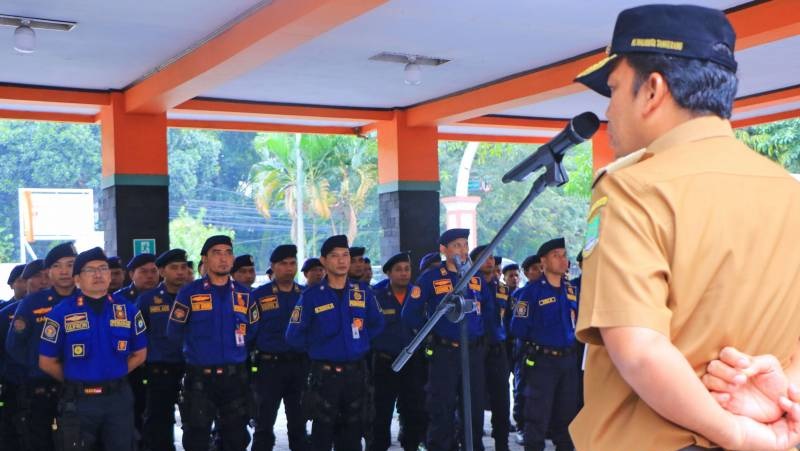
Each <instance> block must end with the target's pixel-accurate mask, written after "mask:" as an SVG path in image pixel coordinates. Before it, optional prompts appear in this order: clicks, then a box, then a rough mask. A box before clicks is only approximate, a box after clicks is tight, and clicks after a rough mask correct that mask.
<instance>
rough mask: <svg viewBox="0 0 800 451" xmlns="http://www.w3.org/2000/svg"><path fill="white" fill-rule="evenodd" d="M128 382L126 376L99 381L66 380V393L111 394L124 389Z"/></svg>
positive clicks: (78, 394)
mask: <svg viewBox="0 0 800 451" xmlns="http://www.w3.org/2000/svg"><path fill="white" fill-rule="evenodd" d="M127 383H128V380H127V378H124V377H121V378H119V379H114V380H112V381H106V382H97V383H88V382H74V381H67V382H64V394H65V396H67V397H70V395H72V396H77V397H86V396H99V395H110V394H112V393H117V392H119V391H120V390H122V388H123V387H125V386H126V385H127Z"/></svg>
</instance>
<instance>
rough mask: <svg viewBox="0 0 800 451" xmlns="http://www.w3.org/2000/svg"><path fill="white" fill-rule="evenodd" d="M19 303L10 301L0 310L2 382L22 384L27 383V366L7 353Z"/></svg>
mask: <svg viewBox="0 0 800 451" xmlns="http://www.w3.org/2000/svg"><path fill="white" fill-rule="evenodd" d="M17 304H19V301H14V300H12V301H8V302H6V303H5V304H4V306H3V307H2V308H0V381H8V382H11V383H14V384H21V383H23V382H24V381H25V373H26V369H25V366H24V365H22V364H20V363H19V362H17V361H15V360H14V359H12V358H11V357H10V356H9V355H8V352H6V336H7V335H8V329H10V328H11V323H12V322H13V321H14V313H15V312H16V311H17Z"/></svg>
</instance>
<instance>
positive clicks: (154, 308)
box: [150, 304, 169, 313]
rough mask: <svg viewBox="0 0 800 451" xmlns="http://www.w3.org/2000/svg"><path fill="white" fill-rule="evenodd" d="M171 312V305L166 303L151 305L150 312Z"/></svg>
mask: <svg viewBox="0 0 800 451" xmlns="http://www.w3.org/2000/svg"><path fill="white" fill-rule="evenodd" d="M167 312H169V306H168V305H165V304H161V305H151V306H150V313H167Z"/></svg>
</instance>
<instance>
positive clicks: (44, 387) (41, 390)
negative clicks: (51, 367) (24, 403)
mask: <svg viewBox="0 0 800 451" xmlns="http://www.w3.org/2000/svg"><path fill="white" fill-rule="evenodd" d="M60 385H61V384H59V383H58V382H56V381H51V380H32V381H29V382H27V383H24V384H22V389H23V390H24V391H25V393H27V394H28V395H31V396H41V395H46V394H48V393H50V394H52V393H57V392H58V389H59V386H60Z"/></svg>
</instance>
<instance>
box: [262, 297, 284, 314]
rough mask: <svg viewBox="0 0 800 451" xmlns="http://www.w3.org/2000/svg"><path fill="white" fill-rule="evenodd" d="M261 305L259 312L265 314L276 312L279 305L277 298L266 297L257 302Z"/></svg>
mask: <svg viewBox="0 0 800 451" xmlns="http://www.w3.org/2000/svg"><path fill="white" fill-rule="evenodd" d="M258 303H259V304H260V305H261V311H263V312H267V311H270V310H277V309H278V308H279V307H280V305H279V303H278V296H267V297H263V298H261V299H259V300H258Z"/></svg>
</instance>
